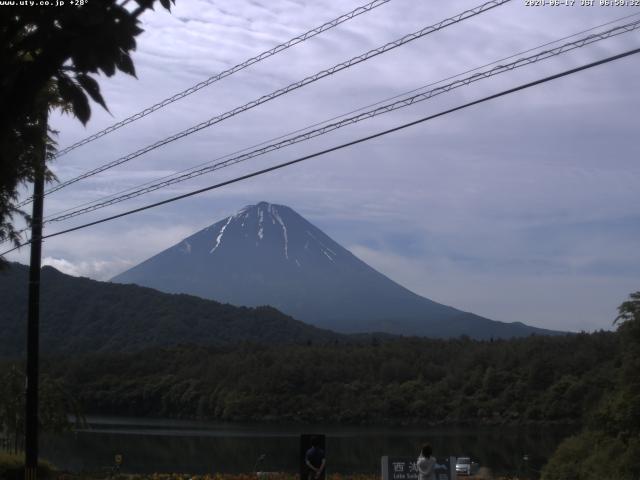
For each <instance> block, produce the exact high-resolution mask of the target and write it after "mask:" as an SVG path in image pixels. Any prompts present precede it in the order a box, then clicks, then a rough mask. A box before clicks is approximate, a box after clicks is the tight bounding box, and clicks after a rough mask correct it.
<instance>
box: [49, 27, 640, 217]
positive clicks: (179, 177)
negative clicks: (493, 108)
mask: <svg viewBox="0 0 640 480" xmlns="http://www.w3.org/2000/svg"><path fill="white" fill-rule="evenodd" d="M638 28H640V20H637V21H635V22H631V23H628V24H626V25H621V26H617V27H614V28H612V29H610V30H608V31H606V32H601V33H597V34H592V35H589V36H587V37H585V38H581V39H579V40H576V41H574V42H568V43H565V44H564V45H561V46H559V47H556V48H553V49H549V50H545V51H542V52H538V53H536V54H534V55H531V56H529V57H525V58H520V59H518V60H516V61H514V62H511V63H508V64H505V65H498V66H496V67H494V68H492V69H490V70H486V71H483V72H479V73H476V74H474V75H472V76H470V77H466V78H462V79H459V80H456V81H454V82H452V83H449V84H447V85H443V86H440V87H437V88H434V89H432V90H429V91H426V92H421V93H419V94H416V95H412V96H409V97H406V98H402V99H401V100H397V101H395V102H393V103H388V104H385V105H382V106H379V107H377V108H374V109H372V110H369V111H366V112H363V113H360V114H358V115H355V116H352V117H348V118H345V119H343V120H340V121H338V122H335V123H331V124H328V125H325V126H323V127H320V128H317V129H314V130H310V131H308V132H305V133H302V134H299V135H295V136H291V137H289V138H286V139H285V140H282V141H280V142H276V143H272V144H269V145H266V146H264V147H261V148H257V149H255V150H252V151H249V152H246V153H242V154H240V155H237V156H235V157H231V158H229V159H227V160H224V161H221V162H218V163H214V164H213V165H208V166H205V167H201V168H192V169H189V170H187V171H185V172H181V173H180V174H176V175H171V176H169V177H168V178H166V179H163V180H161V181H156V182H155V183H151V184H150V185H147V186H144V187H141V188H138V189H136V190H133V191H131V192H129V193H126V194H124V195H120V196H114V197H112V198H109V199H105V200H102V201H94V202H92V204H91V205H89V206H86V207H83V208H76V209H69V210H70V212H69V213H64V212H60V213H59V214H56V215H53V216H51V217H50V218H48V219H46V220H45V223H50V222H59V221H63V220H68V219H70V218H73V217H76V216H78V215H82V214H85V213H88V212H92V211H94V210H98V209H100V208H104V207H107V206H110V205H114V204H116V203H120V202H123V201H126V200H129V199H131V198H135V197H139V196H141V195H144V194H147V193H149V192H152V191H155V190H158V189H160V188H164V187H167V186H170V185H173V184H176V183H180V182H183V181H186V180H190V179H192V178H195V177H199V176H201V175H204V174H207V173H210V172H213V171H215V170H219V169H222V168H226V167H229V166H231V165H235V164H237V163H240V162H244V161H246V160H249V159H251V158H254V157H257V156H260V155H265V154H267V153H270V152H273V151H275V150H279V149H282V148H285V147H289V146H291V145H294V144H297V143H300V142H303V141H306V140H309V139H311V138H315V137H318V136H321V135H324V134H327V133H329V132H332V131H334V130H337V129H339V128H342V127H345V126H347V125H352V124H354V123H358V122H360V121H363V120H367V119H370V118H373V117H376V116H378V115H382V114H385V113H389V112H392V111H395V110H398V109H401V108H405V107H408V106H410V105H414V104H416V103H418V102H422V101H425V100H429V99H431V98H433V97H435V96H437V95H440V94H443V93H447V92H450V91H451V90H454V89H456V88H460V87H463V86H466V85H470V84H471V83H474V82H477V81H479V80H483V79H486V78H490V77H493V76H495V75H499V74H501V73H506V72H509V71H511V70H514V69H516V68H520V67H523V66H527V65H531V64H533V63H537V62H539V61H542V60H546V59H549V58H552V57H555V56H558V55H561V54H563V53H567V52H570V51H572V50H575V49H577V48H582V47H584V46H586V45H590V44H593V43H595V42H599V41H601V40H605V39H607V38H611V37H613V36H617V35H621V34H623V33H628V32H631V31H634V30H637V29H638ZM69 210H68V211H69Z"/></svg>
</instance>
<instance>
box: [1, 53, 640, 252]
mask: <svg viewBox="0 0 640 480" xmlns="http://www.w3.org/2000/svg"><path fill="white" fill-rule="evenodd" d="M637 53H640V48H635V49H633V50H628V51H626V52H623V53H620V54H617V55H613V56H610V57H606V58H604V59H602V60H598V61H595V62H591V63H588V64H584V65H581V66H579V67H575V68H572V69H569V70H565V71H563V72H560V73H556V74H554V75H550V76H547V77H544V78H541V79H538V80H534V81H533V82H528V83H525V84H522V85H519V86H517V87H513V88H510V89H508V90H503V91H501V92H498V93H495V94H493V95H489V96H486V97H483V98H480V99H478V100H474V101H472V102H468V103H465V104H463V105H459V106H457V107H453V108H450V109H448V110H444V111H441V112H439V113H436V114H433V115H428V116H426V117H422V118H420V119H418V120H414V121H412V122H408V123H404V124H402V125H399V126H397V127H393V128H390V129H388V130H383V131H381V132H377V133H374V134H372V135H368V136H366V137H361V138H358V139H356V140H352V141H350V142H347V143H343V144H340V145H336V146H334V147H331V148H327V149H325V150H321V151H319V152H315V153H312V154H310V155H305V156H303V157H299V158H296V159H294V160H290V161H288V162H283V163H279V164H277V165H274V166H271V167H268V168H264V169H262V170H258V171H255V172H252V173H248V174H246V175H242V176H240V177H236V178H232V179H230V180H226V181H224V182H220V183H217V184H215V185H210V186H208V187H204V188H200V189H198V190H194V191H191V192H189V193H185V194H182V195H178V196H176V197H172V198H168V199H166V200H162V201H160V202H156V203H152V204H150V205H146V206H144V207H139V208H134V209H132V210H128V211H126V212H122V213H119V214H117V215H112V216H110V217H105V218H102V219H100V220H95V221H93V222H89V223H85V224H83V225H78V226H76V227H72V228H68V229H66V230H62V231H59V232H55V233H51V234H49V235H44V236H43V237H42V238H43V239H46V238H53V237H57V236H59V235H64V234H67V233H71V232H75V231H77V230H81V229H84V228H88V227H92V226H94V225H99V224H101V223H105V222H109V221H111V220H115V219H118V218H122V217H126V216H128V215H132V214H134V213H138V212H142V211H145V210H149V209H151V208H155V207H159V206H161V205H165V204H168V203H172V202H175V201H178V200H182V199H184V198H188V197H192V196H194V195H198V194H200V193H204V192H208V191H210V190H215V189H218V188H221V187H224V186H227V185H231V184H233V183H237V182H240V181H242V180H247V179H249V178H252V177H257V176H259V175H263V174H265V173H268V172H272V171H274V170H279V169H281V168H284V167H288V166H290V165H294V164H296V163H300V162H303V161H305V160H309V159H312V158H315V157H319V156H322V155H326V154H327V153H331V152H335V151H337V150H341V149H343V148H347V147H351V146H353V145H357V144H359V143H363V142H366V141H369V140H373V139H375V138H378V137H382V136H384V135H388V134H390V133H394V132H397V131H400V130H404V129H405V128H409V127H412V126H415V125H418V124H420V123H424V122H427V121H429V120H433V119H435V118H438V117H442V116H445V115H448V114H450V113H453V112H457V111H459V110H463V109H465V108H469V107H472V106H474V105H479V104H481V103H484V102H488V101H490V100H494V99H496V98H500V97H503V96H506V95H510V94H512V93H515V92H518V91H521V90H525V89H527V88H531V87H534V86H536V85H540V84H543V83H546V82H550V81H552V80H556V79H558V78H561V77H565V76H568V75H572V74H575V73H578V72H581V71H583V70H587V69H590V68H593V67H596V66H598V65H603V64H606V63H609V62H613V61H615V60H619V59H621V58H624V57H628V56H631V55H635V54H637ZM29 243H31V240H29V241H27V242H25V243H23V244H21V245H18V246H16V247H14V248H12V249H10V250H7V251H5V252H3V253H1V254H0V257H1V256H4V255H6V254H7V253H10V252H12V251H14V250H17V249H18V248H21V247H24V246H25V245H28V244H29Z"/></svg>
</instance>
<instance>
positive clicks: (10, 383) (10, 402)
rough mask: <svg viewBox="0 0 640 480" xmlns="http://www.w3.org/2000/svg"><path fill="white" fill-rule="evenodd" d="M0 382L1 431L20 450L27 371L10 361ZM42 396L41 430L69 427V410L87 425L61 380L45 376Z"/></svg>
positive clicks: (52, 430) (61, 430)
mask: <svg viewBox="0 0 640 480" xmlns="http://www.w3.org/2000/svg"><path fill="white" fill-rule="evenodd" d="M0 386H1V388H2V389H1V390H0V431H2V432H4V436H5V438H8V439H9V440H10V446H11V447H12V449H13V450H14V452H16V453H17V451H18V449H19V447H20V444H21V443H22V438H23V436H24V412H25V390H24V372H23V371H21V370H20V369H19V368H18V367H16V366H15V365H9V366H8V367H7V368H6V369H5V370H4V371H3V372H0ZM39 397H40V398H39V400H40V401H39V412H38V421H39V422H40V428H41V429H42V430H44V431H47V432H53V433H57V432H63V431H66V430H69V429H70V428H71V424H70V423H69V419H68V416H67V415H68V414H73V415H74V417H75V425H76V426H83V425H85V423H86V422H85V419H84V416H83V415H82V413H81V412H80V408H79V404H78V402H77V400H76V399H75V398H74V397H73V396H72V395H71V394H70V392H69V390H68V389H67V388H65V387H64V386H63V384H62V383H61V382H60V381H58V380H54V379H52V378H50V377H44V378H43V379H42V382H41V385H40V394H39Z"/></svg>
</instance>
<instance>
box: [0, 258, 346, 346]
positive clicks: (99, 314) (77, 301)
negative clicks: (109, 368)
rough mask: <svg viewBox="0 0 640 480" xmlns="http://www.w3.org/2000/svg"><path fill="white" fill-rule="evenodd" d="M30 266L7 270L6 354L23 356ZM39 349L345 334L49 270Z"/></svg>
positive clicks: (1, 310) (0, 308)
mask: <svg viewBox="0 0 640 480" xmlns="http://www.w3.org/2000/svg"><path fill="white" fill-rule="evenodd" d="M27 288H28V268H27V267H26V266H23V265H20V264H17V263H14V264H11V267H10V268H9V269H7V270H6V271H0V330H1V331H2V336H1V337H0V357H9V358H11V357H14V358H15V357H19V356H21V355H23V352H24V347H25V344H26V340H25V335H26V327H25V325H26V323H25V322H26V318H27ZM40 316H41V317H40V318H41V319H40V348H41V350H42V351H43V352H44V353H57V354H64V355H71V354H76V353H82V352H109V351H111V352H113V351H121V352H122V351H135V350H140V349H143V348H149V347H152V346H171V345H178V344H184V343H191V344H199V345H228V344H234V343H238V342H241V341H251V342H256V343H270V344H279V343H295V342H298V343H307V342H313V343H327V342H333V341H345V340H343V339H346V337H344V336H341V335H338V334H335V333H333V332H330V331H328V330H321V329H319V328H315V327H312V326H310V325H306V324H304V323H302V322H299V321H296V320H294V319H292V318H291V317H288V316H286V315H284V314H283V313H281V312H279V311H277V310H275V309H274V308H271V307H260V308H242V307H234V306H231V305H226V304H220V303H217V302H214V301H211V300H203V299H201V298H198V297H193V296H190V295H172V294H167V293H161V292H158V291H156V290H152V289H150V288H143V287H138V286H136V285H121V284H115V283H105V282H96V281H94V280H89V279H87V278H76V277H71V276H69V275H65V274H63V273H60V272H58V271H57V270H55V269H54V268H51V267H45V268H43V269H42V288H41V301H40Z"/></svg>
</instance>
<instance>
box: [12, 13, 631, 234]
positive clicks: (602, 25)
mask: <svg viewBox="0 0 640 480" xmlns="http://www.w3.org/2000/svg"><path fill="white" fill-rule="evenodd" d="M638 15H640V12H638V13H633V14H630V15H625V16H623V17H619V18H617V19H614V20H611V21H608V22H606V23H602V24H600V25H596V26H594V27H591V28H588V29H586V30H581V31H579V32H576V33H573V34H571V35H567V36H565V37H561V38H558V39H556V40H553V41H551V42H547V43H543V44H541V45H538V46H536V47H533V48H529V49H527V50H523V51H520V52H518V53H514V54H513V55H509V56H508V57H503V58H501V59H499V60H494V61H493V62H490V63H486V64H484V65H481V66H478V67H474V68H472V69H469V70H465V71H464V72H460V73H457V74H455V75H451V76H449V77H446V78H443V79H441V80H438V81H435V82H431V83H429V84H427V85H423V86H421V87H418V88H414V89H413V90H410V91H408V92H404V93H401V94H397V95H394V96H392V97H388V98H385V99H383V100H379V101H377V102H375V103H372V104H369V105H365V106H362V107H359V108H356V109H354V110H351V111H349V112H346V113H343V114H340V115H336V116H334V117H331V118H329V119H326V120H323V121H321V122H316V123H313V124H311V125H307V126H306V127H303V128H299V129H296V130H294V131H292V132H288V133H286V134H283V135H279V136H277V137H274V138H270V139H268V140H265V141H263V142H260V143H258V144H254V145H251V146H249V147H245V148H243V149H240V150H236V151H234V152H231V153H228V154H226V155H223V156H221V157H218V158H216V159H215V160H209V161H206V162H203V163H200V164H198V165H195V166H193V167H189V168H186V169H184V170H181V171H178V172H176V173H171V174H169V175H165V176H163V177H160V178H159V179H157V180H150V181H148V182H144V183H142V184H139V185H136V186H133V187H129V188H125V189H123V190H120V191H118V192H115V193H111V194H109V195H105V196H104V197H102V198H99V199H97V200H91V201H88V202H84V203H81V204H79V205H75V206H73V207H69V208H65V209H63V210H59V211H58V212H56V213H53V214H50V215H48V216H46V217H45V220H48V219H52V218H53V217H56V216H59V215H62V214H64V213H67V212H71V211H74V210H77V209H80V208H82V207H85V206H89V205H94V204H96V203H102V202H104V201H107V200H109V199H112V198H116V197H119V196H122V195H124V194H126V193H129V192H132V191H135V190H138V189H140V188H143V187H145V186H148V185H152V184H154V183H157V182H159V181H163V180H167V179H170V178H174V177H176V176H179V175H182V174H184V173H188V172H191V171H194V170H196V169H198V168H201V167H204V166H207V165H211V164H212V163H213V162H215V161H218V160H222V159H225V158H230V157H232V156H233V155H237V154H240V153H243V152H247V151H250V150H251V149H255V148H257V147H261V146H264V145H267V144H269V143H270V142H274V141H277V140H281V139H284V138H287V137H289V136H291V135H295V134H297V133H301V132H304V131H307V130H309V129H311V128H315V127H318V126H320V125H324V124H326V123H329V122H332V121H334V120H338V119H340V118H344V117H347V116H349V115H352V114H354V113H357V112H361V111H363V110H366V109H367V108H371V107H375V106H378V105H381V104H383V103H385V102H389V101H391V100H396V99H398V98H401V97H405V96H407V95H410V94H412V93H416V92H419V91H421V90H424V89H425V88H428V87H431V86H434V85H438V84H440V83H443V82H446V81H447V80H452V79H454V78H458V77H461V76H462V75H466V74H467V73H471V72H475V71H477V70H480V69H482V68H486V67H489V66H491V65H494V64H497V63H499V62H503V61H505V60H510V59H512V58H515V57H517V56H519V55H524V54H526V53H529V52H533V51H535V50H539V49H541V48H544V47H547V46H549V45H553V44H556V43H559V42H561V41H563V40H567V39H569V38H573V37H577V36H578V35H582V34H584V33H587V32H591V31H593V30H596V29H598V28H602V27H605V26H608V25H611V24H614V23H617V22H619V21H622V20H626V19H628V18H631V17H636V16H638ZM616 28H617V27H616ZM604 33H607V32H603V34H604ZM622 33H623V32H622ZM26 230H27V229H24V230H21V231H20V232H19V233H22V232H24V231H26ZM2 243H4V242H0V244H2Z"/></svg>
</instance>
